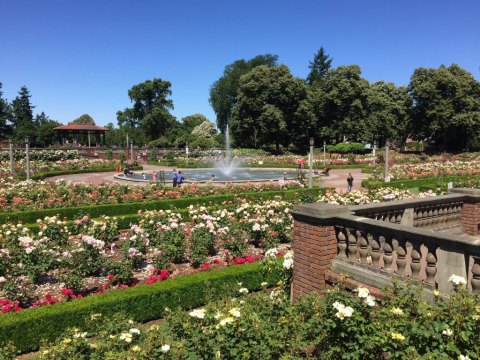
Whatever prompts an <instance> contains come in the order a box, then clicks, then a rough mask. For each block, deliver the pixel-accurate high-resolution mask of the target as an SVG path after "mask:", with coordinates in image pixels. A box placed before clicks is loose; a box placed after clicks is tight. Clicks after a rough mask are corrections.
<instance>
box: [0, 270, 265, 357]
mask: <svg viewBox="0 0 480 360" xmlns="http://www.w3.org/2000/svg"><path fill="white" fill-rule="evenodd" d="M264 281H267V282H269V283H270V284H271V283H273V282H274V281H275V280H274V279H273V278H265V277H264V275H263V273H262V271H261V269H260V265H259V264H258V263H254V264H246V265H242V266H232V267H228V268H225V269H221V270H216V271H209V272H202V273H197V274H194V275H190V276H185V277H181V278H177V279H175V280H174V281H171V280H168V281H162V282H157V283H154V284H152V285H139V286H136V287H133V288H129V289H126V290H119V291H111V292H109V293H107V294H104V295H98V296H91V297H86V298H83V299H77V300H75V301H70V302H65V303H60V304H55V305H51V306H44V307H40V308H35V309H29V310H23V311H21V312H18V313H7V314H2V316H0V347H1V344H5V343H7V342H12V343H13V344H14V345H15V346H16V347H17V349H18V350H19V351H21V352H26V351H32V350H36V349H38V347H39V346H40V344H41V343H42V341H45V340H46V341H53V340H55V339H56V338H59V337H62V336H64V334H65V331H66V330H67V329H68V328H73V327H79V328H81V327H83V326H84V325H85V323H86V319H90V318H91V315H92V314H97V313H101V314H102V316H104V317H111V316H113V315H114V314H116V313H119V312H123V313H125V314H128V315H129V318H130V319H133V320H135V321H138V322H146V321H150V320H153V319H158V318H162V317H164V316H165V308H167V307H168V308H172V309H173V308H177V307H180V308H183V309H192V308H197V307H199V306H202V305H204V304H205V303H206V302H207V300H212V299H218V297H219V296H221V295H222V294H224V291H225V290H224V289H226V288H234V287H236V286H237V283H238V282H241V283H243V285H244V286H245V287H247V288H248V289H250V290H252V291H253V290H258V289H260V288H261V285H260V284H261V283H262V282H264Z"/></svg>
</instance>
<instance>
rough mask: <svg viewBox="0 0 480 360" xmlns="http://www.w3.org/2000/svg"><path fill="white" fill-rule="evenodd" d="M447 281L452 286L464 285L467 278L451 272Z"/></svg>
mask: <svg viewBox="0 0 480 360" xmlns="http://www.w3.org/2000/svg"><path fill="white" fill-rule="evenodd" d="M448 281H449V282H450V283H452V284H453V285H454V286H459V285H463V286H466V285H467V280H465V278H464V277H462V276H458V275H455V274H452V276H450V278H449V279H448Z"/></svg>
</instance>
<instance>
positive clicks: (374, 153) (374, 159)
mask: <svg viewBox="0 0 480 360" xmlns="http://www.w3.org/2000/svg"><path fill="white" fill-rule="evenodd" d="M376 149H377V142H376V141H374V142H373V154H372V155H373V165H375V164H376V163H377V154H376V152H375V150H376Z"/></svg>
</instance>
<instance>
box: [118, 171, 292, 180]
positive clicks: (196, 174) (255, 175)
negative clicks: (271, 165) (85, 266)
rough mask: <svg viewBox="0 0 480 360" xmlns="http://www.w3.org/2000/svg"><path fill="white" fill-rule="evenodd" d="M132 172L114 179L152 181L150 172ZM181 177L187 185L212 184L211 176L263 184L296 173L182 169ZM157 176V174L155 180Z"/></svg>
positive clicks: (166, 172)
mask: <svg viewBox="0 0 480 360" xmlns="http://www.w3.org/2000/svg"><path fill="white" fill-rule="evenodd" d="M143 174H144V175H142V172H138V171H136V172H134V174H133V176H125V175H124V174H117V175H115V176H114V177H115V178H116V179H118V180H124V181H134V182H150V181H152V172H151V171H149V172H144V173H143ZM182 175H183V177H184V178H185V182H187V183H206V182H212V175H215V180H213V182H216V183H226V182H229V183H230V182H239V183H240V182H265V181H278V180H284V179H285V178H286V179H288V180H292V179H295V178H296V177H297V172H296V171H295V170H292V169H289V170H283V169H251V168H234V169H231V171H229V172H228V173H224V172H222V171H220V170H219V169H218V168H215V169H186V170H183V169H182ZM158 179H159V175H158V172H157V180H158ZM171 180H172V171H165V181H166V182H167V183H169V182H171Z"/></svg>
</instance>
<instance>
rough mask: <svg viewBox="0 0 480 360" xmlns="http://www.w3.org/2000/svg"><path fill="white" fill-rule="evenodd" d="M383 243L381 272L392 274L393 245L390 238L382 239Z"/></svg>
mask: <svg viewBox="0 0 480 360" xmlns="http://www.w3.org/2000/svg"><path fill="white" fill-rule="evenodd" d="M384 239H385V242H384V244H383V270H384V271H385V272H387V273H391V272H393V269H392V262H393V256H392V252H393V244H392V238H391V237H390V236H385V237H384Z"/></svg>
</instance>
